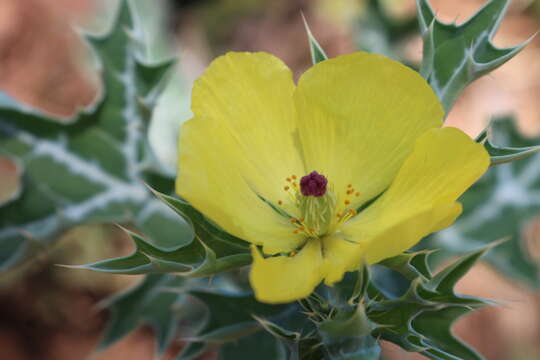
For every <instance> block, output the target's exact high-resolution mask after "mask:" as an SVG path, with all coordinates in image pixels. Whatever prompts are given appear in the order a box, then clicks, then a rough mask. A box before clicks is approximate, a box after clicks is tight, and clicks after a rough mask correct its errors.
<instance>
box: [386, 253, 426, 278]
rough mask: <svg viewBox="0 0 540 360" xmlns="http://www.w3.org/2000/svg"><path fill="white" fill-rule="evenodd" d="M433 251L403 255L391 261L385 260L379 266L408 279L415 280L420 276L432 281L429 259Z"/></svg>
mask: <svg viewBox="0 0 540 360" xmlns="http://www.w3.org/2000/svg"><path fill="white" fill-rule="evenodd" d="M432 253H433V250H423V251H418V252H412V253H403V254H400V255H397V256H394V257H392V258H389V259H385V260H383V261H381V262H380V263H379V265H382V266H386V267H388V268H390V269H392V270H394V271H397V272H398V273H400V274H401V275H403V276H404V277H405V278H406V279H409V280H413V279H415V278H417V277H418V276H420V277H422V278H424V279H431V276H432V275H431V270H430V269H429V265H428V257H429V255H430V254H432Z"/></svg>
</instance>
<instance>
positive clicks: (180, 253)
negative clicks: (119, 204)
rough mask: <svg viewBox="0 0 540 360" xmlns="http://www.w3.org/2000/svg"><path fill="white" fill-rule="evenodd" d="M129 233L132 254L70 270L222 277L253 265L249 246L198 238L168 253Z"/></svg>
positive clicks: (74, 267) (77, 266) (78, 266)
mask: <svg viewBox="0 0 540 360" xmlns="http://www.w3.org/2000/svg"><path fill="white" fill-rule="evenodd" d="M179 221H181V218H179ZM125 231H126V232H127V233H128V234H129V235H130V237H131V239H132V240H133V242H134V244H135V251H134V252H133V253H132V254H131V255H128V256H123V257H118V258H113V259H107V260H101V261H97V262H94V263H91V264H86V265H76V266H67V267H70V268H73V269H84V270H93V271H100V272H108V273H113V274H130V275H133V274H153V273H154V274H160V273H171V272H174V273H176V274H178V275H182V276H187V277H199V276H209V275H214V274H218V273H221V272H224V271H227V270H230V269H234V268H237V267H241V266H244V265H248V264H250V263H251V254H250V252H249V251H248V249H247V247H246V248H244V250H243V251H242V249H241V248H239V247H236V246H231V245H230V244H228V243H221V242H218V241H214V242H212V243H211V244H206V243H205V242H204V241H203V240H202V239H200V238H197V239H196V241H193V242H191V244H189V245H188V246H185V247H182V248H180V249H176V250H171V251H167V250H162V249H160V248H158V247H156V246H154V245H152V244H151V243H150V242H149V241H147V240H146V239H144V238H143V237H141V236H140V235H138V234H135V233H133V232H130V231H128V230H125Z"/></svg>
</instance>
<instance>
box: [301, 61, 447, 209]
mask: <svg viewBox="0 0 540 360" xmlns="http://www.w3.org/2000/svg"><path fill="white" fill-rule="evenodd" d="M294 98H295V103H296V108H297V111H298V128H299V134H300V139H301V143H302V146H303V154H304V157H305V167H306V171H307V172H310V171H312V170H317V171H318V172H320V173H322V174H324V175H326V176H327V177H328V180H329V181H330V182H331V183H333V184H334V186H335V191H336V192H337V193H338V194H339V197H340V200H339V203H342V202H343V201H344V199H343V196H344V195H343V193H344V192H345V190H346V185H347V184H352V185H353V187H354V189H355V190H356V191H358V192H360V193H361V196H360V197H358V198H353V199H352V200H354V201H353V202H352V205H354V206H358V205H360V204H361V203H363V202H365V201H367V200H369V199H371V198H373V197H374V196H376V195H377V194H379V193H380V192H381V191H383V190H384V189H385V188H386V187H387V186H388V185H389V184H390V182H391V181H392V179H393V178H394V176H395V174H396V173H397V171H398V170H399V168H400V166H401V165H402V163H403V161H404V160H405V158H406V156H407V155H408V154H409V153H410V151H411V150H412V148H413V146H414V143H415V141H416V139H417V138H418V136H420V135H421V134H422V133H424V132H425V131H426V130H427V129H430V128H434V127H440V126H441V125H442V119H443V115H444V112H443V109H442V107H441V105H440V103H439V100H438V99H437V96H436V95H435V94H434V93H433V91H432V89H431V88H430V86H429V85H428V84H427V83H426V81H425V80H424V79H423V78H422V77H421V76H420V75H419V74H418V73H416V72H415V71H413V70H411V69H409V68H407V67H406V66H404V65H402V64H400V63H398V62H396V61H393V60H390V59H388V58H385V57H383V56H380V55H375V54H368V53H363V52H358V53H354V54H350V55H345V56H340V57H337V58H334V59H330V60H327V61H323V62H320V63H318V64H317V65H315V66H313V67H312V68H311V69H309V70H308V71H306V72H305V73H304V75H302V77H301V78H300V81H299V83H298V88H297V90H296V92H295V94H294ZM338 210H339V209H338Z"/></svg>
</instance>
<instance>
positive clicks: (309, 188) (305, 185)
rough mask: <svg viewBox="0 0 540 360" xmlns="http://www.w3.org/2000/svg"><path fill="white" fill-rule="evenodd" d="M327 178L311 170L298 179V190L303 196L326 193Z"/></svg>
mask: <svg viewBox="0 0 540 360" xmlns="http://www.w3.org/2000/svg"><path fill="white" fill-rule="evenodd" d="M327 184H328V180H326V178H325V177H324V175H321V174H319V173H318V172H316V171H313V172H312V173H311V174H308V175H306V176H304V177H302V178H301V179H300V191H301V192H302V195H304V196H315V197H320V196H323V195H324V194H326V185H327Z"/></svg>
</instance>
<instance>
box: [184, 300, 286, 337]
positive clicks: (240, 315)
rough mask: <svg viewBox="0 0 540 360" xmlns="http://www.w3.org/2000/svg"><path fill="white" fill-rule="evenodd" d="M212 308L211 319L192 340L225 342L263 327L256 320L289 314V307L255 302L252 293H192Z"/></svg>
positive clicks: (209, 315)
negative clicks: (256, 317) (256, 316)
mask: <svg viewBox="0 0 540 360" xmlns="http://www.w3.org/2000/svg"><path fill="white" fill-rule="evenodd" d="M190 294H191V295H193V296H194V297H196V298H197V299H199V300H200V301H201V302H202V303H203V304H204V305H205V306H206V307H207V309H208V320H207V321H206V324H205V325H204V326H203V328H202V329H201V331H200V332H199V333H198V334H197V335H196V336H195V337H194V338H193V339H191V340H192V341H198V342H208V343H225V342H229V341H233V340H236V339H238V338H241V337H243V336H246V335H249V334H252V333H254V332H255V331H257V330H260V329H261V325H260V324H259V323H258V322H257V321H256V320H255V319H254V318H253V314H257V315H258V316H260V317H265V318H270V319H271V318H272V317H274V316H277V315H279V314H283V313H284V312H285V313H287V306H285V305H283V306H276V305H267V304H263V303H260V302H258V301H257V300H255V297H254V296H253V295H252V294H235V293H227V292H224V291H214V292H210V291H191V292H190Z"/></svg>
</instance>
